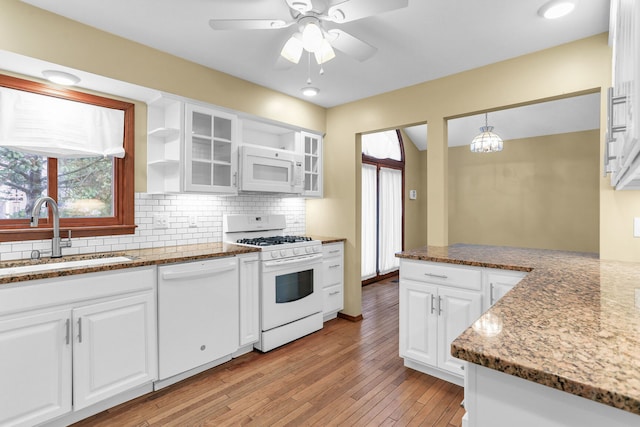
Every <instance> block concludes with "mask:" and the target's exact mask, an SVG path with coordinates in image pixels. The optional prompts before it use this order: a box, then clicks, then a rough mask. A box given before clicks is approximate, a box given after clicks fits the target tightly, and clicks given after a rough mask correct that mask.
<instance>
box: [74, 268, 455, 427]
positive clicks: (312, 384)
mask: <svg viewBox="0 0 640 427" xmlns="http://www.w3.org/2000/svg"><path fill="white" fill-rule="evenodd" d="M394 280H397V278H390V279H386V280H384V281H381V282H378V283H375V284H371V285H368V286H365V287H364V288H363V316H364V320H363V321H362V322H350V321H348V320H344V319H335V320H331V321H329V322H327V323H325V325H324V328H323V329H322V330H321V331H318V332H316V333H314V334H311V335H309V336H307V337H304V338H301V339H299V340H297V341H295V342H293V343H290V344H288V345H285V346H283V347H280V348H278V349H276V350H273V351H271V352H269V353H265V354H262V353H259V352H256V351H254V352H252V353H249V354H246V355H244V356H241V357H239V358H237V359H233V360H232V361H230V362H228V363H225V364H223V365H221V366H218V367H215V368H213V369H210V370H208V371H206V372H203V373H201V374H198V375H196V376H194V377H191V378H189V379H187V380H184V381H182V382H180V383H178V384H174V385H172V386H170V387H167V388H166V389H162V390H159V391H157V392H154V393H150V394H148V395H145V396H142V397H140V398H138V399H135V400H133V401H131V402H127V403H124V404H122V405H120V406H117V407H115V408H112V409H109V410H107V411H105V412H102V413H100V414H97V415H95V416H93V417H90V418H87V419H85V420H83V421H81V422H79V423H77V424H75V426H76V427H81V426H82V427H84V426H91V427H103V426H137V427H151V426H237V425H243V426H244V425H247V426H437V427H459V426H460V425H461V420H462V416H463V414H464V410H463V409H462V408H461V407H460V402H461V401H462V398H463V389H462V388H461V387H458V386H455V385H453V384H449V383H447V382H444V381H442V380H439V379H436V378H434V377H431V376H428V375H425V374H422V373H420V372H417V371H414V370H411V369H409V368H405V367H404V366H403V363H402V359H401V358H400V357H399V356H398V284H397V283H396V282H394Z"/></svg>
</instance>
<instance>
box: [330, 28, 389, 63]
mask: <svg viewBox="0 0 640 427" xmlns="http://www.w3.org/2000/svg"><path fill="white" fill-rule="evenodd" d="M328 33H329V42H330V43H331V46H333V47H334V48H336V49H338V50H339V51H341V52H343V53H346V54H347V55H349V56H351V57H353V58H355V59H357V60H358V61H360V62H362V61H366V60H367V59H369V58H371V57H372V56H373V55H375V53H376V52H377V51H378V49H377V48H375V47H373V46H371V45H370V44H369V43H367V42H364V41H362V40H360V39H359V38H357V37H354V36H352V35H351V34H349V33H345V32H344V31H342V30H339V29H337V28H334V29H331V30H329V31H328Z"/></svg>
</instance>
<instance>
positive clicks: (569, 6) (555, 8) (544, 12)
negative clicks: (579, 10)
mask: <svg viewBox="0 0 640 427" xmlns="http://www.w3.org/2000/svg"><path fill="white" fill-rule="evenodd" d="M575 7H576V2H575V1H570V0H551V1H548V2H547V3H545V4H543V5H542V7H540V9H538V15H540V16H542V17H543V18H545V19H558V18H562V17H563V16H566V15H568V14H570V13H571V12H572V11H573V9H575Z"/></svg>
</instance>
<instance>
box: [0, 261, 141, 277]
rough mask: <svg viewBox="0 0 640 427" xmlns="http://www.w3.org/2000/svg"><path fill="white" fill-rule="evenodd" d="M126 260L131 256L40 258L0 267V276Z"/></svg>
mask: <svg viewBox="0 0 640 427" xmlns="http://www.w3.org/2000/svg"><path fill="white" fill-rule="evenodd" d="M47 261H48V262H47ZM128 261H131V258H129V257H126V256H111V257H95V258H85V259H70V260H68V261H66V260H65V261H58V260H55V261H49V260H42V261H40V262H39V263H37V264H33V263H29V264H26V265H12V266H8V267H3V268H0V276H10V275H13V274H23V273H38V272H43V271H51V270H62V269H65V268H74V267H91V266H95V265H105V264H114V263H121V262H128Z"/></svg>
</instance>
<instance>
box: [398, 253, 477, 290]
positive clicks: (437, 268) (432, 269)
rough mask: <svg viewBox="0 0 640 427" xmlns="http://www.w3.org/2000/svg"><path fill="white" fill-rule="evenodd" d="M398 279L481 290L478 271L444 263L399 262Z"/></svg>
mask: <svg viewBox="0 0 640 427" xmlns="http://www.w3.org/2000/svg"><path fill="white" fill-rule="evenodd" d="M400 277H401V278H402V279H411V280H417V281H420V282H428V283H435V284H439V285H446V286H454V287H456V288H464V289H475V290H480V289H482V271H481V270H480V269H476V268H470V267H463V266H453V265H452V264H446V263H439V262H426V261H408V260H401V263H400Z"/></svg>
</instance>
